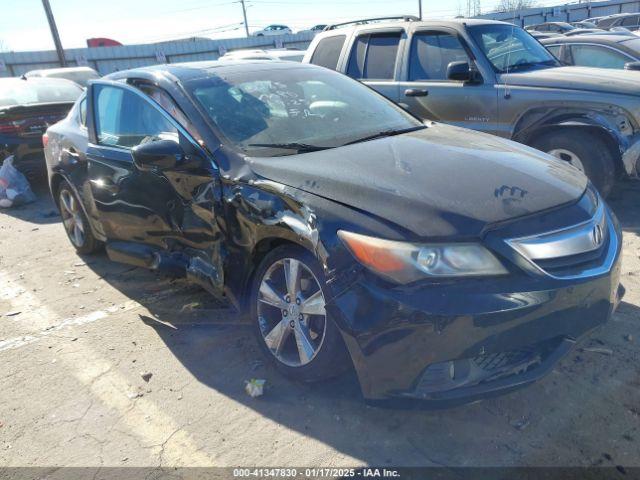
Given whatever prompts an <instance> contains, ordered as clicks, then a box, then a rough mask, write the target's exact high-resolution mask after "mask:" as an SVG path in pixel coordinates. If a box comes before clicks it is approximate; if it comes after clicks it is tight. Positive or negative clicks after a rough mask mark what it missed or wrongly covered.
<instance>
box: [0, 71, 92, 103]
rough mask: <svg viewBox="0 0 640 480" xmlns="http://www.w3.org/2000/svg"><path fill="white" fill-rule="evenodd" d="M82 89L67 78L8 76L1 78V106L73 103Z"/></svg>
mask: <svg viewBox="0 0 640 480" xmlns="http://www.w3.org/2000/svg"><path fill="white" fill-rule="evenodd" d="M81 93H82V89H81V88H80V87H79V86H78V85H76V84H75V83H72V82H69V81H67V80H52V81H40V80H33V79H29V80H22V79H18V78H7V79H2V80H0V107H7V106H12V105H33V104H37V103H62V102H69V103H73V102H75V101H76V99H77V98H78V97H79V96H80V94H81Z"/></svg>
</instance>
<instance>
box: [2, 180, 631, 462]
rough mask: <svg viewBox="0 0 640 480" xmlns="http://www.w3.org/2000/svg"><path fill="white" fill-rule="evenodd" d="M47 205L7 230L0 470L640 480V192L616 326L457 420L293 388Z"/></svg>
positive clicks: (20, 214) (12, 215)
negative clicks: (305, 470)
mask: <svg viewBox="0 0 640 480" xmlns="http://www.w3.org/2000/svg"><path fill="white" fill-rule="evenodd" d="M38 193H39V201H38V202H37V203H36V204H32V205H30V206H26V207H22V208H18V209H14V210H11V211H6V212H4V213H0V257H1V258H0V365H2V367H1V368H0V392H2V393H1V394H2V397H1V401H0V466H158V465H163V466H178V465H199V466H205V465H206V466H234V465H261V466H310V465H316V466H358V465H366V464H376V465H394V466H400V465H402V466H423V465H456V466H496V465H509V466H511V465H532V466H539V465H549V466H590V465H603V466H616V465H624V466H625V467H628V466H640V391H639V387H640V376H639V373H640V354H639V353H638V347H639V345H640V258H639V256H638V255H639V246H640V236H639V233H640V201H639V200H640V182H635V183H625V184H622V185H620V186H619V187H618V189H617V192H616V194H615V195H614V196H613V197H612V198H611V201H610V203H611V204H612V206H613V208H614V210H615V211H616V213H617V214H618V216H619V218H620V220H621V221H622V223H623V225H624V231H625V237H624V268H623V271H624V275H623V280H622V281H623V284H624V286H625V287H626V288H627V296H626V298H625V301H624V303H623V304H622V305H621V307H620V310H619V312H618V313H617V314H616V315H615V317H614V318H613V321H612V322H610V323H609V324H608V325H606V327H605V328H603V329H601V330H600V331H598V332H597V333H595V334H593V335H592V336H591V337H589V338H586V339H584V340H583V341H582V342H581V343H580V344H579V346H578V348H577V349H576V350H575V351H574V352H573V353H572V354H571V355H570V356H569V357H568V358H566V359H565V360H564V361H563V362H562V363H561V364H560V365H558V367H557V368H556V369H555V370H554V371H553V373H552V374H551V375H549V376H548V377H547V378H546V379H544V380H543V381H541V382H539V383H537V384H535V385H534V386H532V387H530V388H527V389H525V390H521V391H519V392H516V393H513V394H511V395H509V396H506V397H502V398H498V399H493V400H487V401H484V402H481V403H476V404H473V405H468V406H465V407H460V408H456V409H453V410H446V411H389V410H382V409H378V408H371V407H366V406H365V405H364V404H363V403H362V400H361V398H360V394H359V390H358V387H357V386H356V383H355V379H354V378H353V376H346V377H344V378H342V379H340V380H338V381H335V382H332V383H331V384H325V385H321V386H313V387H312V386H304V385H298V384H295V383H291V382H289V381H287V380H285V379H283V378H282V377H281V376H280V375H278V374H277V373H276V372H275V371H274V370H273V369H272V368H271V367H269V366H268V365H265V363H264V362H263V359H262V357H261V354H260V352H259V350H258V346H257V345H256V343H255V342H254V339H253V337H252V336H251V332H250V331H249V330H248V328H247V327H246V326H242V325H239V324H238V322H237V321H236V320H237V319H236V318H235V316H234V314H233V312H231V311H229V310H227V309H225V307H224V306H221V305H217V304H216V303H215V302H213V301H212V300H211V299H209V298H208V296H207V294H205V293H204V292H202V291H201V290H199V289H197V288H194V287H191V286H189V285H187V284H184V283H182V282H181V281H174V280H170V279H167V278H164V277H160V276H157V275H156V274H154V273H152V272H148V271H145V270H141V269H136V268H131V267H129V266H123V265H118V264H114V263H111V262H109V261H108V260H107V258H106V256H105V255H104V254H101V255H98V256H95V257H87V258H80V257H78V256H77V255H76V254H75V253H74V251H73V249H72V248H71V246H70V244H69V242H68V241H67V238H66V236H65V233H64V231H63V228H62V226H61V225H60V223H59V217H58V216H57V215H56V213H55V210H54V208H53V204H52V203H51V201H50V200H49V198H48V196H47V194H46V190H45V189H44V188H42V187H40V188H39V189H38ZM593 349H595V350H593ZM142 373H151V374H152V376H151V378H150V379H149V381H148V382H146V381H145V380H144V379H143V378H142ZM252 377H256V378H265V379H267V385H268V390H267V392H266V394H265V396H263V397H261V398H257V399H252V398H250V397H249V396H247V395H246V394H245V393H244V390H243V387H244V385H243V382H244V381H245V380H246V379H249V378H252Z"/></svg>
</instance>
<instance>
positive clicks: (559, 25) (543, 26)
mask: <svg viewBox="0 0 640 480" xmlns="http://www.w3.org/2000/svg"><path fill="white" fill-rule="evenodd" d="M576 28H577V27H574V26H573V25H571V24H570V23H566V22H546V23H539V24H536V25H528V26H526V27H525V30H527V31H529V30H533V31H536V32H551V33H562V34H564V33H567V32H570V31H572V30H575V29H576Z"/></svg>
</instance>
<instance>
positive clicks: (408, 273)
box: [46, 61, 622, 405]
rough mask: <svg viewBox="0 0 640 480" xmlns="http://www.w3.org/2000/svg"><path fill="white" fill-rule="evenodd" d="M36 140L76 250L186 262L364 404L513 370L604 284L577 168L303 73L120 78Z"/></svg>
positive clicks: (258, 326)
mask: <svg viewBox="0 0 640 480" xmlns="http://www.w3.org/2000/svg"><path fill="white" fill-rule="evenodd" d="M47 136H48V138H47V149H46V156H47V162H48V167H49V178H50V186H51V192H52V194H53V197H54V199H55V200H56V202H57V203H58V205H59V207H60V211H61V214H62V218H63V222H64V227H65V228H66V231H67V233H68V235H69V239H70V240H71V243H72V244H73V245H74V246H75V248H76V249H77V250H78V252H80V253H90V252H93V251H95V250H96V249H98V248H99V247H100V246H102V245H104V246H105V247H106V251H107V253H108V255H109V257H110V258H111V259H113V260H116V261H120V262H126V263H130V264H133V265H138V266H141V267H147V268H152V269H158V270H161V271H167V272H171V273H173V274H177V275H182V276H185V277H186V278H188V279H190V280H191V281H193V282H196V283H197V284H199V285H201V286H202V287H204V288H205V289H206V290H207V291H209V292H210V293H211V294H213V295H216V296H218V297H220V298H223V297H224V298H225V299H226V300H228V301H230V302H231V303H232V304H233V305H235V306H236V307H237V308H239V309H240V310H241V311H244V312H246V313H247V314H248V318H250V321H251V322H252V323H253V325H254V326H255V332H256V334H257V337H258V341H259V343H260V345H261V348H262V349H263V350H264V353H265V355H266V356H267V357H269V358H270V359H271V360H273V362H274V363H275V365H277V366H278V367H279V369H280V370H281V371H282V372H283V373H285V374H286V375H288V376H290V377H291V378H294V379H298V380H303V381H312V380H321V379H325V378H327V377H331V376H334V375H337V374H338V373H340V372H342V371H343V370H344V369H345V368H348V367H349V366H351V365H352V366H353V367H354V368H355V371H356V372H357V374H358V378H359V381H360V384H361V387H362V391H363V394H364V397H365V398H366V399H367V400H370V401H386V400H392V399H399V400H402V399H404V400H418V399H419V400H423V401H425V402H432V404H444V405H450V404H452V403H457V402H465V401H469V400H473V399H476V398H480V397H483V396H488V395H492V394H496V393H501V392H506V391H509V390H512V389H514V388H516V387H519V386H522V385H526V384H528V383H531V382H533V381H534V380H536V379H538V378H540V377H541V376H542V375H544V374H545V373H546V372H548V371H549V370H550V369H551V368H552V367H553V365H554V363H555V362H556V361H558V360H559V359H560V358H561V357H562V356H563V355H564V354H565V353H567V352H568V351H569V349H570V348H571V346H572V345H573V344H574V342H575V340H576V339H577V338H578V337H580V336H581V335H583V334H585V333H586V332H588V331H590V330H592V329H593V328H595V327H596V326H599V325H601V324H602V323H604V322H606V321H607V319H608V318H609V317H610V315H611V314H612V312H613V310H614V309H615V307H616V305H617V303H618V302H619V300H620V298H621V295H622V288H621V287H619V270H620V267H619V255H620V245H621V233H620V229H619V226H618V223H617V221H616V219H615V217H614V215H613V214H612V212H611V211H610V210H609V208H608V207H607V205H606V204H605V203H604V202H603V200H602V199H601V198H600V197H599V195H598V194H597V193H596V192H595V190H594V189H593V188H592V187H591V185H590V184H589V183H588V181H587V179H586V178H585V177H584V176H583V175H582V174H581V173H580V172H578V170H576V169H574V168H573V167H571V166H570V165H568V164H565V163H563V162H560V161H558V160H556V159H554V158H552V157H550V156H547V155H545V154H542V153H540V152H537V151H535V150H532V149H530V148H528V147H524V146H522V145H519V144H516V143H513V142H511V141H508V140H504V139H500V138H496V137H492V136H489V135H486V134H481V133H476V132H471V131H468V130H464V129H460V128H456V127H449V126H445V125H440V124H436V123H428V124H424V123H422V122H420V121H418V120H417V119H416V118H414V117H413V116H411V115H410V114H408V113H406V112H405V111H404V110H402V109H401V108H399V107H397V106H396V105H394V104H393V103H391V102H390V101H388V100H386V99H384V98H383V97H381V96H380V95H379V94H377V93H375V92H374V91H372V90H370V89H369V88H368V87H366V86H364V85H362V84H360V83H358V82H356V81H354V80H351V79H349V78H347V77H346V76H343V75H340V74H338V73H335V72H332V71H330V70H326V69H323V68H321V67H316V66H312V65H296V64H292V63H289V62H258V61H254V62H242V63H232V62H225V63H195V64H184V65H164V66H157V67H151V68H143V69H137V70H130V71H126V72H119V73H116V74H113V75H111V76H110V77H107V78H106V79H104V80H100V81H96V82H93V83H92V84H91V85H90V86H89V88H88V90H87V93H86V96H85V97H84V98H81V99H79V100H78V102H77V103H76V105H75V107H74V108H73V110H72V111H71V112H70V114H69V116H68V117H67V118H66V119H65V120H64V121H62V122H60V123H58V124H56V125H55V126H53V127H51V128H49V130H48V132H47ZM203 361H205V359H203Z"/></svg>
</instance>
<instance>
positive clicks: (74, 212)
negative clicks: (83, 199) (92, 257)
mask: <svg viewBox="0 0 640 480" xmlns="http://www.w3.org/2000/svg"><path fill="white" fill-rule="evenodd" d="M57 200H58V208H59V209H60V215H61V216H62V224H63V226H64V229H65V232H67V237H69V241H70V242H71V245H73V247H74V248H75V249H76V251H77V252H78V253H80V254H89V253H93V252H95V251H97V250H98V249H99V248H100V242H98V240H96V238H95V237H94V236H93V232H92V231H91V226H90V225H89V220H88V219H87V216H86V215H85V214H84V210H83V209H82V205H81V203H80V200H79V199H78V197H77V196H76V194H75V192H74V191H73V189H72V188H71V186H70V185H69V184H68V183H67V182H62V184H61V185H60V188H59V189H58V198H57Z"/></svg>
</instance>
